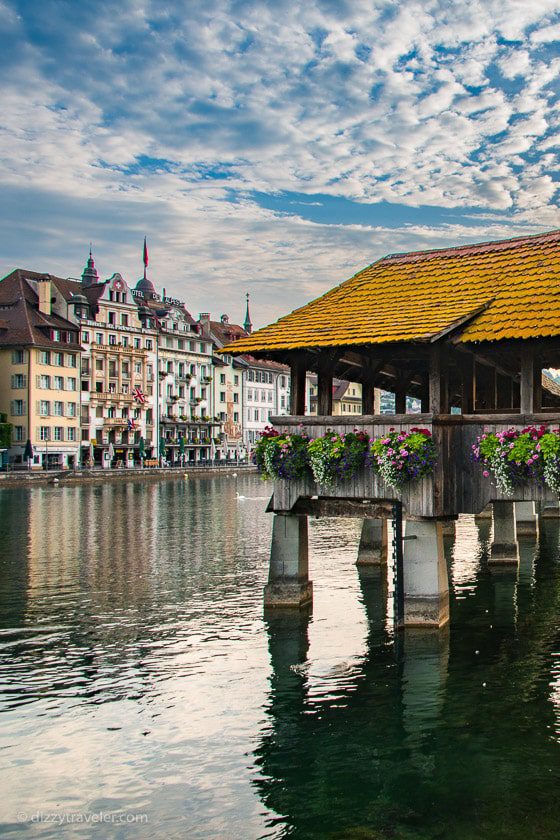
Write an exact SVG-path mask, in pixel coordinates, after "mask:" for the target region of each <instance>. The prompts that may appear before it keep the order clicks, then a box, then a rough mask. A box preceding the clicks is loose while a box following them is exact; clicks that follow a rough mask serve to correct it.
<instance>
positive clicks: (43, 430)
mask: <svg viewBox="0 0 560 840" xmlns="http://www.w3.org/2000/svg"><path fill="white" fill-rule="evenodd" d="M39 439H40V440H50V439H51V430H50V428H49V426H41V427H40V428H39Z"/></svg>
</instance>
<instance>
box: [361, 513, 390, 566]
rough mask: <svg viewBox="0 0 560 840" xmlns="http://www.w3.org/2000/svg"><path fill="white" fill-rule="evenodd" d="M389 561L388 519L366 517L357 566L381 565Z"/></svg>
mask: <svg viewBox="0 0 560 840" xmlns="http://www.w3.org/2000/svg"><path fill="white" fill-rule="evenodd" d="M386 563H387V520H386V519H364V522H363V525H362V535H361V537H360V547H359V548H358V559H357V560H356V565H357V566H381V565H385V564H386Z"/></svg>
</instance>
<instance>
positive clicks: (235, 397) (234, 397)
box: [233, 394, 239, 403]
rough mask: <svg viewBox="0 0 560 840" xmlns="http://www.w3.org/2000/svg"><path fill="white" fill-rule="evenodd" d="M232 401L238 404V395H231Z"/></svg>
mask: <svg viewBox="0 0 560 840" xmlns="http://www.w3.org/2000/svg"><path fill="white" fill-rule="evenodd" d="M233 401H234V403H238V402H239V394H234V395H233Z"/></svg>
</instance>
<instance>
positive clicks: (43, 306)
mask: <svg viewBox="0 0 560 840" xmlns="http://www.w3.org/2000/svg"><path fill="white" fill-rule="evenodd" d="M37 291H38V293H39V312H42V313H43V315H50V314H51V294H52V292H51V281H50V280H49V279H48V278H46V277H45V278H41V279H40V280H38V281H37Z"/></svg>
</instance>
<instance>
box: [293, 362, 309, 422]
mask: <svg viewBox="0 0 560 840" xmlns="http://www.w3.org/2000/svg"><path fill="white" fill-rule="evenodd" d="M305 374H306V364H305V356H295V357H292V358H291V359H290V414H292V415H295V416H296V417H302V416H303V415H304V414H305Z"/></svg>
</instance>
